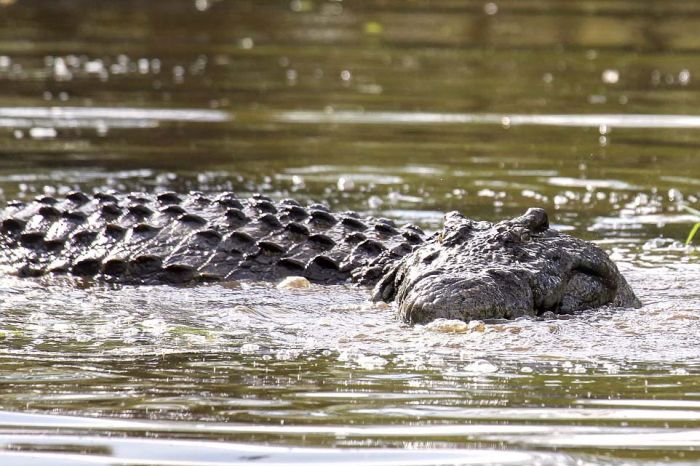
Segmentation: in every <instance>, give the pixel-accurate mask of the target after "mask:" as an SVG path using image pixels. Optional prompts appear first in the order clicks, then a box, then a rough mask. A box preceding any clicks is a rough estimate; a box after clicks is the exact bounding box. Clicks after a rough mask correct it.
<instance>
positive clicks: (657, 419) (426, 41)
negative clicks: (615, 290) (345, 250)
mask: <svg viewBox="0 0 700 466" xmlns="http://www.w3.org/2000/svg"><path fill="white" fill-rule="evenodd" d="M698 30H700V4H699V3H697V2H684V1H577V2H573V1H563V0H562V1H541V0H538V1H534V0H533V1H527V0H518V1H515V0H513V1H498V2H495V3H491V2H473V1H454V0H435V1H399V0H384V1H382V0H375V1H347V0H346V1H313V0H292V1H290V2H286V1H226V0H222V1H213V0H212V1H209V0H197V1H179V0H178V1H174V0H169V1H165V0H161V1H152V2H137V1H100V2H94V1H67V0H62V1H52V2H44V1H38V0H37V1H26V0H16V1H13V0H1V1H0V189H1V191H0V196H1V197H2V198H3V199H2V200H3V201H6V200H10V199H14V198H18V197H19V198H31V197H33V196H36V195H37V194H41V193H48V194H53V193H62V192H66V191H69V190H72V189H75V188H81V189H84V190H87V191H89V190H92V189H98V188H105V187H106V188H112V189H128V190H145V191H155V190H159V189H177V190H191V189H196V190H202V191H217V190H221V189H230V190H234V191H236V192H238V193H240V194H241V195H245V194H247V193H250V192H255V191H262V192H265V193H267V194H268V195H270V196H272V197H275V198H282V197H287V196H294V197H297V198H299V199H301V200H303V201H312V200H313V201H321V202H325V203H327V204H329V205H331V206H332V207H334V208H337V209H342V210H346V209H353V210H357V211H359V212H362V213H366V214H372V215H376V214H381V215H384V216H387V217H392V218H395V219H397V220H399V221H411V222H416V223H419V224H421V225H422V226H424V227H426V228H427V229H435V228H437V227H438V226H439V225H440V223H441V218H442V214H443V213H444V212H446V211H449V210H453V209H457V210H460V211H461V212H462V213H464V214H465V215H468V216H472V217H474V218H479V219H488V220H496V219H502V218H504V217H507V216H510V215H516V214H519V213H521V212H523V211H524V210H526V209H527V208H528V207H531V206H535V205H536V206H543V207H545V208H547V210H548V211H549V212H550V216H551V218H552V221H553V223H554V224H555V225H556V226H557V227H559V228H561V229H564V230H568V231H570V232H571V233H572V234H576V235H578V236H582V237H585V238H587V239H590V240H593V241H596V242H598V243H599V244H600V245H601V246H603V247H604V248H606V249H607V250H608V251H609V252H610V253H611V254H612V255H613V257H614V258H615V259H616V260H617V262H618V263H619V265H620V268H621V269H622V270H623V271H624V273H625V275H626V276H628V280H629V281H630V282H631V283H632V285H633V287H634V288H635V290H636V291H637V292H638V294H639V295H640V297H641V299H642V300H643V301H644V303H645V306H644V307H643V308H642V309H640V310H601V311H599V312H591V313H586V314H582V315H578V316H574V317H570V318H567V319H561V320H548V321H537V320H528V319H523V320H518V321H514V322H497V323H487V324H485V325H480V324H476V325H472V326H471V327H468V328H461V327H455V328H446V327H444V326H443V327H437V326H425V327H423V326H415V327H409V326H405V325H403V324H401V323H399V322H398V321H396V319H395V318H394V315H393V310H392V309H391V308H383V307H381V306H376V305H372V304H370V303H368V302H367V298H368V294H367V292H366V290H358V289H352V288H349V287H343V286H336V287H313V288H311V289H310V290H308V291H289V290H287V291H281V290H277V289H276V288H275V287H274V284H265V283H262V284H260V283H231V284H223V285H222V284H215V285H205V286H200V287H193V288H172V287H123V288H111V287H107V286H102V285H95V284H86V283H82V282H71V281H69V280H63V281H61V280H47V279H44V280H36V281H32V280H19V279H16V278H13V277H3V278H2V280H0V463H2V464H12V465H16V464H38V465H52V466H53V465H63V464H66V465H69V464H70V465H75V464H162V465H171V464H178V465H179V464H193V465H213V464H234V463H239V462H240V463H244V462H257V463H258V464H262V463H275V464H311V463H318V464H358V463H359V462H362V463H364V464H381V465H386V464H511V463H513V464H535V463H538V464H577V465H578V464H600V463H604V464H647V463H666V462H678V463H684V462H691V463H692V462H698V461H700V454H699V453H698V452H697V449H698V448H699V447H700V350H699V347H700V338H699V337H698V331H700V322H699V319H700V285H698V283H699V280H700V265H698V255H697V252H696V250H695V248H693V247H684V246H683V244H682V242H683V240H684V239H685V236H686V235H687V233H688V231H689V230H690V228H691V226H692V224H693V222H694V221H697V220H696V219H695V218H694V217H693V216H692V215H690V214H688V213H687V212H685V211H683V210H682V206H683V205H689V206H692V207H695V208H698V198H699V197H700V163H698V156H699V155H700V150H699V149H700V132H699V131H698V128H700V114H698V110H697V109H698V108H699V106H700V92H699V87H698V80H697V79H696V77H697V76H699V75H700V35H698V34H697V31H698ZM331 447H340V448H335V449H331Z"/></svg>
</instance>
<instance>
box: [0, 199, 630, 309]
mask: <svg viewBox="0 0 700 466" xmlns="http://www.w3.org/2000/svg"><path fill="white" fill-rule="evenodd" d="M0 221H1V222H2V223H1V224H0V265H1V266H3V267H4V268H9V269H10V270H12V271H13V272H14V273H16V274H18V275H20V276H39V275H44V274H48V273H53V274H73V275H78V276H91V277H96V278H98V279H101V280H106V281H111V282H117V283H129V284H158V283H187V282H193V281H204V280H239V279H256V280H275V279H279V278H281V277H285V276H290V275H301V276H304V277H306V278H308V279H309V280H311V281H313V282H317V283H343V282H347V281H352V282H355V283H357V284H360V285H367V286H373V285H376V287H375V292H374V297H375V299H378V300H379V299H381V300H385V301H391V300H393V299H395V300H396V301H397V303H398V306H399V313H400V315H401V317H402V318H403V319H404V320H405V321H407V322H412V323H414V322H428V321H431V320H433V319H436V318H439V317H446V318H458V319H462V320H467V321H468V320H471V319H477V318H480V319H483V318H514V317H518V316H522V315H538V314H541V313H543V312H546V311H552V312H555V313H571V312H575V311H578V310H582V309H589V308H594V307H599V306H603V305H606V304H612V305H616V306H626V307H637V306H639V305H640V303H639V301H638V300H637V298H636V297H635V296H634V293H633V292H632V290H631V289H630V287H629V286H628V285H627V283H626V282H625V279H624V278H623V277H622V275H620V273H619V272H618V270H617V267H616V266H615V265H614V264H613V263H612V261H611V260H610V259H609V258H608V256H607V255H606V254H605V253H604V252H603V251H602V250H601V249H599V248H598V247H597V246H595V245H593V244H591V243H588V242H585V241H582V240H579V239H576V238H572V237H570V236H568V235H564V234H562V233H559V232H557V231H555V230H552V229H550V228H549V224H548V221H547V216H546V214H545V213H544V211H543V210H541V209H530V210H529V211H528V212H527V213H526V214H525V215H524V216H522V217H518V218H515V219H512V220H508V221H504V222H500V223H497V224H495V225H494V224H490V223H488V222H474V221H472V220H469V219H466V218H464V217H462V216H461V215H459V214H457V213H456V212H455V213H450V214H447V216H446V223H445V227H444V229H443V230H442V232H441V233H439V234H436V235H434V236H433V237H431V238H430V239H426V236H425V234H424V233H423V231H422V230H421V229H420V228H418V227H416V226H413V225H404V226H402V227H400V228H399V227H397V226H396V225H395V224H394V223H393V222H391V221H390V220H386V219H376V218H372V217H365V218H360V217H359V216H358V215H357V214H355V213H353V212H345V213H335V214H334V213H331V212H329V211H328V209H327V208H325V207H323V206H320V205H310V206H308V207H302V206H301V205H300V204H299V203H297V202H296V201H293V200H288V199H287V200H283V201H280V202H279V203H274V202H272V201H271V200H270V199H269V198H267V197H265V196H262V195H254V196H252V197H251V198H249V199H240V198H237V197H236V196H235V195H233V194H231V193H221V194H218V195H215V196H206V195H204V194H202V193H190V194H187V195H180V194H176V193H172V192H168V193H161V194H158V195H149V194H143V193H130V194H119V193H98V194H95V195H93V196H88V195H86V194H84V193H80V192H75V193H70V194H69V195H67V196H66V197H65V198H62V199H57V198H53V197H48V196H46V197H42V198H38V199H37V200H35V201H32V202H29V203H26V204H25V203H21V202H13V203H10V204H9V205H8V206H7V208H6V209H5V210H4V211H3V212H2V213H1V214H0Z"/></svg>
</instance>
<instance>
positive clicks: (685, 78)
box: [678, 70, 690, 86]
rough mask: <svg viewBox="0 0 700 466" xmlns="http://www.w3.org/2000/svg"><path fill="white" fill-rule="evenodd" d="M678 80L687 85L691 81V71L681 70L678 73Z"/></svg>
mask: <svg viewBox="0 0 700 466" xmlns="http://www.w3.org/2000/svg"><path fill="white" fill-rule="evenodd" d="M678 82H679V83H681V86H687V85H688V83H690V71H688V70H681V72H680V73H678Z"/></svg>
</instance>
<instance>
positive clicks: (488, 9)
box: [484, 2, 498, 15]
mask: <svg viewBox="0 0 700 466" xmlns="http://www.w3.org/2000/svg"><path fill="white" fill-rule="evenodd" d="M484 13H486V14H487V15H495V14H496V13H498V5H496V4H495V3H493V2H489V3H486V4H485V5H484Z"/></svg>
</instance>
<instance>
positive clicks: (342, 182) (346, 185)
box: [338, 176, 355, 191]
mask: <svg viewBox="0 0 700 466" xmlns="http://www.w3.org/2000/svg"><path fill="white" fill-rule="evenodd" d="M354 188H355V182H354V181H352V180H351V179H349V178H346V177H344V176H341V177H340V178H338V189H339V190H340V191H351V190H353V189H354Z"/></svg>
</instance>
